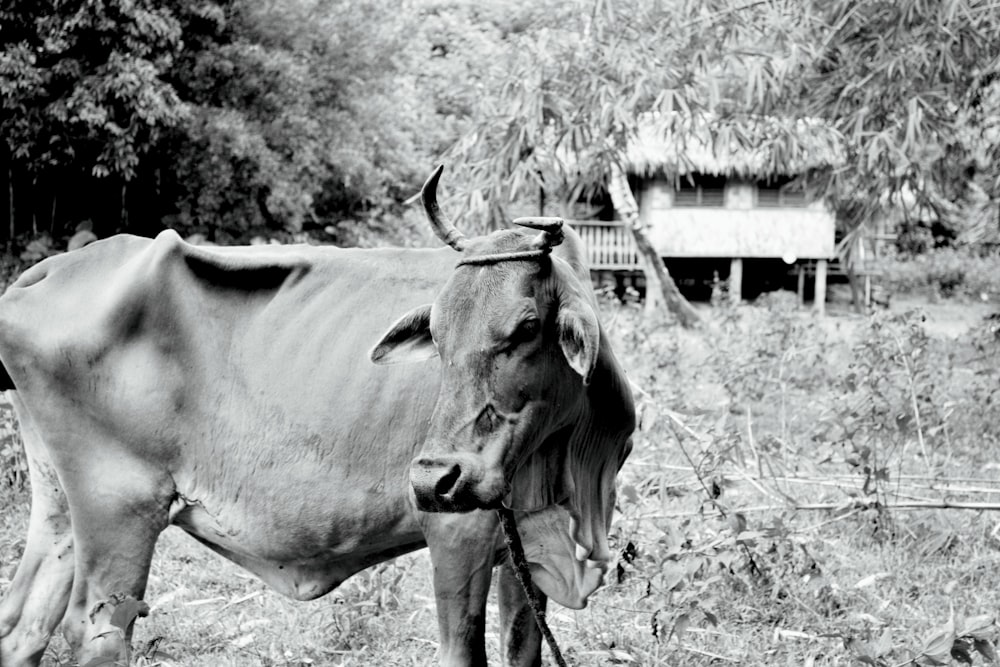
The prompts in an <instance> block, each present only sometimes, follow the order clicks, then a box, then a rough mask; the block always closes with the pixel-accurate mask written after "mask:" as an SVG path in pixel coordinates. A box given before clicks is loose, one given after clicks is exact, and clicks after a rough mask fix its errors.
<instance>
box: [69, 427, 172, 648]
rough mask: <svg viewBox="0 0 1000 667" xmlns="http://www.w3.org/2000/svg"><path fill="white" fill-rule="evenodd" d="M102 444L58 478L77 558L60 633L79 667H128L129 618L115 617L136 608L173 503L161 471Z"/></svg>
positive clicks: (123, 450) (120, 449)
mask: <svg viewBox="0 0 1000 667" xmlns="http://www.w3.org/2000/svg"><path fill="white" fill-rule="evenodd" d="M102 444H105V445H107V446H102V447H101V448H97V447H93V448H90V456H88V457H78V458H76V459H75V460H74V461H73V463H74V465H73V467H72V468H71V469H72V470H73V472H72V474H66V475H64V476H63V484H64V486H65V488H66V495H67V496H68V498H69V505H70V512H71V514H72V517H73V537H74V543H75V550H76V569H75V572H74V576H73V589H72V593H71V596H70V601H69V606H68V608H67V610H66V617H65V620H64V622H63V633H64V634H65V635H66V639H67V640H68V641H69V643H70V645H71V646H72V647H73V649H74V650H75V651H76V654H77V659H78V660H79V663H80V664H81V665H85V664H87V663H88V662H90V661H92V660H95V659H97V658H104V659H111V660H114V661H116V662H117V663H121V664H128V661H129V653H130V651H129V642H130V641H131V634H132V625H131V623H130V622H127V621H131V620H132V617H128V616H129V615H127V614H126V615H125V616H127V618H125V619H124V620H123V619H122V618H121V616H119V617H117V618H116V617H115V610H116V609H118V608H119V606H120V605H122V604H133V602H131V600H142V598H143V595H144V594H145V592H146V580H147V578H148V576H149V567H150V563H151V561H152V558H153V549H154V547H155V546H156V540H157V538H158V537H159V534H160V533H161V532H162V531H163V529H164V528H166V527H167V523H168V511H169V506H170V500H171V497H172V495H173V485H172V482H171V481H170V479H169V477H168V476H167V475H166V474H165V473H163V472H162V471H161V470H156V469H155V467H153V466H152V465H151V464H150V463H149V462H146V461H143V460H141V458H140V457H138V456H135V455H132V454H130V453H129V450H128V449H127V448H125V447H122V446H120V445H118V443H107V442H105V443H102ZM83 449H86V448H84V447H81V448H80V450H83ZM123 625H124V626H125V627H122V626H123Z"/></svg>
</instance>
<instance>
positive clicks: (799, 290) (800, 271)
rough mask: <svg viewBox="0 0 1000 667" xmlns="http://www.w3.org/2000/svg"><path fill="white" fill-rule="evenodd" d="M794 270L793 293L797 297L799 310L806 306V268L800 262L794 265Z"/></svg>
mask: <svg viewBox="0 0 1000 667" xmlns="http://www.w3.org/2000/svg"><path fill="white" fill-rule="evenodd" d="M796 269H797V270H796V276H795V277H796V279H797V284H796V285H795V293H796V294H798V295H799V307H800V308H801V307H802V306H804V305H806V268H805V266H804V265H803V264H802V262H799V263H798V264H796Z"/></svg>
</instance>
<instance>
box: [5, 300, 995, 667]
mask: <svg viewBox="0 0 1000 667" xmlns="http://www.w3.org/2000/svg"><path fill="white" fill-rule="evenodd" d="M913 305H914V304H901V305H900V306H898V309H897V310H894V312H891V313H880V314H877V315H876V316H874V317H872V318H869V317H861V316H856V315H849V314H834V315H833V316H831V317H828V318H826V319H824V320H817V319H815V318H814V317H812V315H811V314H809V313H807V312H804V311H798V310H796V309H795V308H794V307H793V306H791V305H790V304H789V303H788V302H787V301H785V300H782V299H780V298H778V299H772V300H770V302H769V303H768V304H767V307H763V306H743V307H739V308H729V307H726V308H716V309H714V310H711V311H706V312H705V314H706V315H707V317H708V319H709V320H710V322H711V323H710V325H709V326H707V327H706V328H705V329H704V330H703V331H700V332H686V331H682V330H679V329H677V328H676V327H673V326H670V325H668V324H667V323H665V322H662V321H659V320H657V319H655V318H653V320H652V321H651V320H649V319H644V318H643V317H642V316H641V314H640V313H639V312H638V310H637V309H634V308H632V307H611V306H608V308H607V312H606V313H605V321H606V322H607V323H608V329H609V333H610V335H611V336H613V337H614V338H615V340H616V349H617V350H619V352H620V356H621V357H622V359H623V362H624V364H625V366H626V367H627V368H628V369H629V371H630V377H631V378H632V380H633V382H634V383H635V384H636V385H637V387H638V390H637V392H638V393H637V395H638V396H639V406H640V409H641V413H642V426H641V429H640V430H639V432H638V433H637V436H636V443H635V449H634V452H633V454H632V456H631V457H630V459H629V460H628V462H627V463H626V466H625V468H624V469H623V471H622V473H621V475H620V478H619V479H620V493H619V509H618V511H617V512H616V515H615V518H614V525H613V528H612V538H613V546H614V547H615V548H616V549H617V550H618V552H619V560H618V564H617V567H616V568H615V569H613V570H612V571H611V572H610V573H609V576H608V582H607V585H606V586H605V587H604V588H602V589H601V590H600V591H598V593H596V594H595V595H594V597H593V598H592V599H591V602H590V604H589V606H588V607H587V608H586V609H584V610H582V611H579V612H573V611H569V610H565V609H562V608H559V607H558V606H555V605H553V606H552V608H551V610H550V614H549V621H550V624H551V626H552V629H553V632H554V633H555V635H556V637H557V639H558V641H559V642H560V645H561V647H562V649H563V652H564V654H565V655H566V657H567V660H568V661H569V662H570V664H574V665H581V666H585V665H611V664H622V665H682V664H683V665H687V666H693V667H700V666H703V665H704V666H707V665H725V664H735V665H748V666H756V665H761V666H763V665H767V666H774V665H796V666H801V665H829V666H833V665H857V664H867V665H884V666H897V665H899V666H902V665H909V664H949V663H954V664H959V663H958V662H956V661H955V658H954V657H953V656H954V655H957V656H959V657H962V656H964V655H965V654H963V653H962V651H965V652H966V654H968V655H969V656H970V657H971V658H972V659H973V660H974V662H975V663H976V664H983V663H985V662H986V656H988V655H989V653H990V645H989V644H988V642H989V641H995V640H996V638H997V628H996V625H995V624H993V619H994V618H995V617H996V615H997V614H998V612H1000V609H998V606H1000V603H998V602H997V600H998V598H997V596H996V591H997V583H996V582H997V575H996V573H997V572H998V571H1000V513H993V512H990V511H972V510H961V509H939V508H937V507H935V505H941V506H944V505H947V504H949V503H951V504H962V503H967V504H968V503H995V504H998V507H1000V475H998V474H997V470H998V469H1000V419H998V417H1000V414H998V411H1000V407H998V404H1000V382H998V377H997V372H998V370H997V369H1000V365H998V364H996V361H997V357H998V355H1000V341H998V340H997V338H996V335H995V332H994V331H992V329H991V323H990V322H989V321H987V320H983V315H986V314H987V313H988V312H989V309H988V308H987V307H985V306H983V305H981V304H964V303H957V302H953V301H949V302H943V303H939V304H931V305H927V306H922V310H918V311H913V312H909V307H910V306H913ZM894 308H897V307H895V306H894ZM0 462H3V459H0ZM0 494H5V496H0V501H2V502H4V503H5V505H4V507H6V510H5V511H4V512H3V513H2V516H0V590H2V589H3V587H4V586H5V584H6V581H7V580H8V579H9V577H10V576H12V572H13V565H14V563H16V557H17V556H18V554H19V550H20V548H22V547H23V535H24V529H25V526H26V516H27V507H26V496H25V495H24V493H23V492H16V491H13V490H10V489H8V490H6V491H2V490H0ZM916 503H924V504H925V505H928V507H924V508H918V509H907V508H904V507H902V505H906V504H911V505H912V504H916ZM805 507H817V508H821V509H804V508H805ZM147 601H148V602H149V603H150V605H151V607H152V613H151V615H150V617H149V618H147V619H143V620H141V621H139V622H138V624H137V629H136V641H135V645H136V647H137V648H138V650H139V653H140V654H141V656H140V658H139V659H138V661H137V662H138V663H139V664H146V665H152V664H161V665H185V666H192V667H200V666H206V667H207V666H208V665H212V666H222V667H226V666H237V665H239V666H243V665H261V666H275V665H286V666H300V665H372V664H379V665H386V666H390V665H425V664H429V663H432V662H433V656H434V650H435V648H436V621H435V613H434V604H433V596H432V591H431V586H430V568H429V561H428V558H427V556H426V553H418V554H414V555H411V556H407V557H404V558H400V559H397V560H396V561H393V562H391V563H387V564H383V565H380V566H378V567H376V568H372V569H371V570H368V571H367V572H365V573H362V574H361V575H358V576H356V577H354V578H352V579H351V580H349V581H348V582H347V583H345V585H344V586H342V587H341V588H339V589H338V590H337V591H335V592H334V593H332V594H330V595H328V596H326V597H325V598H322V599H321V600H318V601H314V602H310V603H297V602H292V601H289V600H285V599H284V598H281V597H280V596H278V595H277V594H275V593H273V592H271V591H269V590H268V589H266V588H265V587H264V586H263V584H261V583H260V582H258V581H257V580H256V579H255V578H253V577H252V576H250V575H249V574H247V573H245V572H243V571H242V570H240V569H239V568H237V567H236V566H235V565H232V564H230V563H228V562H226V561H224V560H222V559H221V558H219V557H217V556H215V555H214V554H212V553H210V552H209V551H208V550H206V549H204V548H203V547H201V546H200V545H198V544H196V543H195V542H194V541H193V540H191V539H189V538H188V537H187V536H185V535H183V533H181V532H180V531H177V530H174V529H171V530H168V531H167V532H166V533H165V534H164V536H163V537H162V539H161V543H160V545H159V548H158V551H157V556H156V558H155V560H154V563H153V571H152V575H151V578H150V585H149V591H148V594H147ZM492 609H495V607H491V610H492ZM962 636H966V637H968V641H967V642H966V643H963V641H962V640H961V639H960V637H962ZM977 640H978V641H979V643H978V644H976V643H975V641H977ZM487 644H488V647H489V651H490V659H491V663H493V664H497V663H498V662H499V661H498V648H497V635H496V627H495V619H494V618H491V619H490V625H489V627H488V636H487ZM953 650H954V651H955V653H952V651H953ZM914 661H915V663H914ZM935 661H936V662H935ZM45 664H46V665H65V664H71V662H70V659H69V657H68V656H67V655H66V650H65V645H63V644H61V643H59V642H54V643H53V646H52V648H51V649H50V651H49V653H48V655H47V658H46V662H45Z"/></svg>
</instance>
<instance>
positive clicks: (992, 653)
mask: <svg viewBox="0 0 1000 667" xmlns="http://www.w3.org/2000/svg"><path fill="white" fill-rule="evenodd" d="M972 646H973V648H975V649H976V650H977V651H979V655H981V656H983V657H984V658H986V659H987V660H989V661H990V662H992V663H996V662H998V661H1000V660H998V658H997V650H996V647H994V646H993V642H991V641H990V640H989V639H974V640H972Z"/></svg>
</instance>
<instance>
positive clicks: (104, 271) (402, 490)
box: [0, 232, 455, 597]
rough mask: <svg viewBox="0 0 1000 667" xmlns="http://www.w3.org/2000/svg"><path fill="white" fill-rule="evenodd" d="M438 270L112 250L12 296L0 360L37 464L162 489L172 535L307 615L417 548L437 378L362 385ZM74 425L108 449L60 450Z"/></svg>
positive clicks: (311, 250)
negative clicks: (419, 458) (50, 454)
mask: <svg viewBox="0 0 1000 667" xmlns="http://www.w3.org/2000/svg"><path fill="white" fill-rule="evenodd" d="M454 261H455V260H454V255H453V253H451V251H450V250H443V251H413V250H340V249H334V248H329V247H310V246H288V247H272V246H265V247H253V248H242V249H206V248H200V247H193V246H190V245H187V244H184V243H183V242H182V241H180V239H179V238H178V237H177V236H176V234H174V233H172V232H165V233H163V234H161V235H160V236H159V237H157V239H155V240H151V239H142V238H137V237H128V236H120V237H114V238H111V239H108V240H106V241H103V242H99V243H95V244H92V245H91V246H88V247H86V248H84V249H82V250H80V251H77V252H73V253H68V254H66V255H61V256H57V257H54V258H51V259H49V260H46V261H44V262H42V263H40V264H38V265H37V266H35V267H33V268H32V269H30V270H29V271H27V272H25V274H24V275H23V276H22V277H21V278H20V279H19V280H18V281H17V282H16V283H15V284H14V285H13V286H12V287H11V288H10V289H9V290H8V292H7V293H6V294H5V295H4V296H3V298H2V299H0V360H2V362H3V365H4V367H5V368H6V369H7V371H8V372H9V374H10V378H11V379H12V381H13V384H14V386H15V387H16V389H17V390H18V393H19V396H20V399H21V402H22V403H23V404H24V405H25V406H26V409H28V410H29V411H31V413H32V416H33V417H34V421H35V422H36V423H38V424H39V425H40V429H41V430H42V431H43V436H49V437H47V438H46V439H47V440H51V442H52V443H53V444H52V446H53V447H61V448H67V447H71V446H73V447H76V446H79V447H87V448H90V450H91V451H90V452H89V455H91V456H124V457H126V458H129V459H134V460H136V461H140V462H141V463H142V464H143V465H147V466H154V467H156V468H157V469H158V470H162V471H163V473H164V475H165V476H166V478H167V479H169V480H170V483H171V484H173V485H174V489H173V494H174V500H173V506H172V507H171V512H172V517H173V519H174V521H175V522H176V523H178V524H179V525H181V526H183V527H185V528H186V529H188V530H189V531H190V532H192V533H193V534H195V535H196V536H197V537H199V539H202V540H203V541H205V542H206V543H208V544H209V545H210V546H212V547H213V548H215V549H217V550H219V551H220V552H222V553H224V554H225V555H227V556H229V557H231V558H233V559H234V560H236V561H237V562H240V563H241V564H243V565H245V566H246V567H248V568H249V569H251V570H254V571H256V572H258V573H259V574H261V576H263V577H264V578H265V579H266V580H268V581H269V582H270V583H272V584H273V585H275V586H276V587H277V588H279V589H280V590H283V591H284V592H286V593H288V594H290V595H293V596H295V597H313V596H315V595H318V594H321V593H323V592H325V591H326V590H328V589H329V588H330V587H332V586H333V585H336V583H339V581H340V580H341V579H342V578H343V577H346V576H348V575H349V574H350V573H352V572H353V571H356V570H357V569H360V568H361V567H364V566H366V565H367V564H369V563H370V562H374V561H376V560H380V559H381V558H382V557H385V555H386V554H387V553H394V552H398V551H404V550H406V549H408V548H414V547H416V546H419V545H420V535H419V530H418V528H417V526H416V523H415V519H414V517H413V515H412V512H411V510H410V505H409V502H408V498H407V489H408V482H407V478H406V475H407V468H408V463H409V460H410V458H411V457H412V456H413V453H414V451H415V450H416V449H417V447H418V446H419V444H420V443H421V441H422V440H423V437H424V434H425V432H426V426H427V421H428V419H429V416H430V412H431V410H432V408H433V405H434V401H435V398H436V393H437V384H438V373H437V370H436V369H437V361H436V360H433V361H428V362H424V363H421V364H416V365H401V366H390V367H377V366H374V365H372V364H371V363H370V362H369V360H368V350H369V348H370V347H371V345H372V344H373V343H374V342H375V341H377V340H378V337H379V335H380V334H381V333H382V332H383V331H384V330H385V329H386V327H387V326H388V325H389V324H390V323H391V322H392V321H393V320H394V318H395V317H396V316H398V314H399V313H401V312H406V311H407V310H408V309H410V308H412V307H414V306H416V305H420V304H422V303H429V302H431V301H432V300H433V298H434V295H435V293H436V292H437V290H438V289H439V288H440V286H441V284H443V282H444V280H445V279H446V278H447V276H448V274H449V271H450V268H451V266H452V265H453V264H454ZM74 420H87V422H88V424H89V425H90V427H91V428H90V429H89V431H90V432H92V431H94V430H95V429H96V431H97V432H100V433H101V434H102V435H103V436H104V437H102V438H100V440H101V441H100V442H80V443H72V442H69V440H68V438H67V426H66V425H67V424H72V423H73V421H74ZM70 430H71V429H70Z"/></svg>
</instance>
